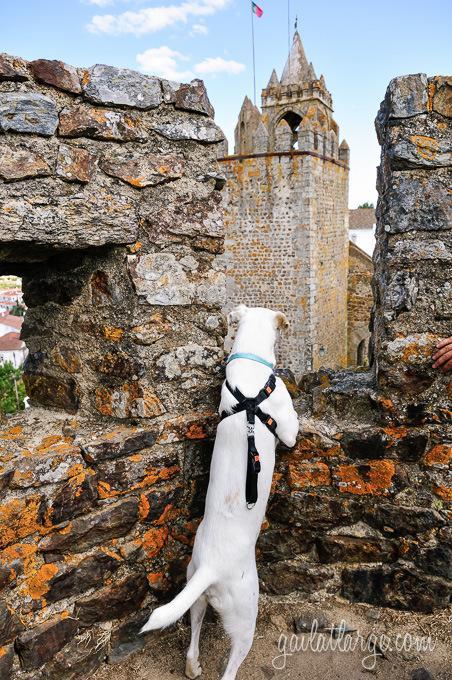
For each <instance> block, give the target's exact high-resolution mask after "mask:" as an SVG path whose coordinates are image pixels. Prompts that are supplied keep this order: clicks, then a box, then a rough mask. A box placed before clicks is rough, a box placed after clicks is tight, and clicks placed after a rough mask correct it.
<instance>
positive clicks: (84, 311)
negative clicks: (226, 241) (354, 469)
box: [0, 56, 225, 680]
mask: <svg viewBox="0 0 452 680" xmlns="http://www.w3.org/2000/svg"><path fill="white" fill-rule="evenodd" d="M212 113H213V112H212V108H211V106H210V104H209V101H208V99H207V95H206V92H205V89H204V86H203V84H202V83H201V82H200V81H198V82H194V83H192V84H190V85H182V86H180V87H179V86H177V85H171V84H170V83H167V82H166V81H161V80H159V79H156V78H152V77H148V76H144V75H142V74H139V73H135V72H133V71H127V70H122V69H116V68H112V67H107V66H97V67H94V68H92V69H86V70H85V69H74V68H73V67H71V66H68V65H65V64H62V63H60V62H48V61H38V62H32V63H27V62H24V61H23V60H21V59H18V58H12V57H11V58H10V57H7V56H0V263H1V264H0V266H1V270H2V272H3V273H7V272H13V273H15V274H19V275H21V276H22V277H23V283H24V297H25V301H26V304H27V307H28V311H27V314H26V318H25V323H24V329H23V337H24V339H25V340H26V343H27V345H28V347H29V350H30V356H29V359H28V361H27V365H26V372H25V382H26V387H27V392H28V394H29V395H30V397H31V404H32V408H30V409H27V410H26V411H25V412H21V413H19V414H17V415H16V416H14V417H9V418H3V420H2V422H1V427H0V463H1V465H0V499H1V506H0V677H1V678H2V680H9V679H10V678H12V677H13V678H16V677H20V678H21V680H37V679H38V678H41V677H44V675H45V677H46V678H49V679H54V680H62V679H63V678H71V679H72V678H75V677H88V676H89V675H91V674H92V673H93V672H94V671H95V669H96V668H97V667H98V666H99V664H101V663H102V662H103V660H104V659H106V658H108V660H109V661H111V662H114V661H118V660H120V659H121V658H122V657H123V656H124V655H126V654H128V653H130V651H131V650H134V649H138V648H140V647H142V646H143V644H144V642H145V640H144V639H143V638H138V636H137V633H138V630H139V627H140V624H142V623H143V622H144V620H145V618H146V617H147V616H148V615H149V612H150V610H151V609H152V607H153V606H155V603H156V601H157V600H158V599H159V598H162V597H168V596H169V592H171V591H172V589H173V588H174V587H175V584H176V583H179V584H180V583H181V581H183V580H184V571H185V568H186V565H187V561H188V557H189V553H190V550H191V547H190V546H191V542H192V540H193V536H194V532H195V530H196V526H197V523H198V522H199V519H200V515H201V514H202V509H203V498H204V492H205V487H206V483H207V467H208V459H209V454H210V448H209V446H210V444H208V443H207V442H208V438H209V437H210V436H211V433H212V427H213V425H214V423H215V419H216V416H215V414H214V409H215V407H214V404H216V403H217V400H218V386H219V381H220V375H219V373H218V365H219V362H220V360H221V358H222V355H223V348H222V347H223V335H224V324H223V317H222V314H221V307H222V306H223V304H224V302H225V295H224V293H225V286H224V272H223V271H222V264H221V262H220V258H219V254H221V252H222V250H223V226H222V215H221V211H220V205H219V203H220V195H219V192H218V191H217V190H216V186H217V183H216V180H215V178H214V177H213V176H212V172H213V171H214V170H215V167H216V162H215V159H216V155H217V153H218V152H217V147H218V145H219V144H220V143H221V140H222V139H223V134H222V133H221V131H220V130H219V128H217V127H216V125H215V124H214V122H213V120H212V117H211V116H212ZM19 666H20V667H21V669H22V670H19ZM42 674H44V675H42Z"/></svg>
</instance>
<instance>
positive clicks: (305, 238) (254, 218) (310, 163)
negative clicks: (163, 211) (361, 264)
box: [221, 151, 348, 376]
mask: <svg viewBox="0 0 452 680" xmlns="http://www.w3.org/2000/svg"><path fill="white" fill-rule="evenodd" d="M221 167H222V170H223V172H224V173H225V175H226V177H227V183H226V188H225V191H224V206H225V237H226V256H227V275H228V309H229V308H230V307H231V306H233V305H234V304H238V303H240V302H243V303H245V304H247V305H251V306H266V307H273V308H275V309H280V310H281V311H283V312H284V313H285V314H286V315H287V317H288V319H289V321H290V324H291V331H290V334H288V335H287V336H286V337H284V338H282V339H281V343H280V346H279V353H278V361H279V363H280V364H281V365H283V366H285V367H287V368H290V369H291V370H292V371H293V372H294V373H295V374H296V375H297V376H301V375H302V373H303V372H305V371H307V370H312V369H316V368H318V367H320V366H321V365H323V364H327V365H329V366H334V365H337V366H345V365H346V351H347V350H346V342H347V339H346V330H347V322H346V318H347V309H346V302H347V301H346V296H345V295H344V290H345V289H346V281H347V269H348V250H347V248H348V245H347V242H348V239H347V215H348V209H347V205H346V201H347V196H348V168H347V166H346V164H345V163H344V162H342V161H341V160H339V159H337V158H336V159H335V158H329V157H321V156H319V155H318V154H316V153H314V152H312V153H311V152H300V151H293V152H287V153H282V152H281V153H275V154H261V155H252V156H245V157H242V156H229V157H227V158H223V159H221Z"/></svg>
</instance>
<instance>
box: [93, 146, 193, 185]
mask: <svg viewBox="0 0 452 680" xmlns="http://www.w3.org/2000/svg"><path fill="white" fill-rule="evenodd" d="M184 165H185V162H184V159H183V158H181V157H180V156H175V155H170V154H168V155H161V156H159V155H156V154H152V153H147V154H146V155H145V156H137V155H136V154H134V153H130V152H129V153H128V154H124V153H122V154H114V155H113V154H110V157H108V158H106V159H104V160H103V161H102V162H101V164H100V167H101V168H102V170H103V171H104V172H105V173H106V174H107V175H111V177H117V178H118V179H120V180H122V181H123V182H127V184H130V185H131V186H133V187H135V188H136V189H142V188H144V187H148V186H156V185H157V184H164V183H166V182H173V181H174V180H176V179H179V178H180V177H182V175H183V173H184Z"/></svg>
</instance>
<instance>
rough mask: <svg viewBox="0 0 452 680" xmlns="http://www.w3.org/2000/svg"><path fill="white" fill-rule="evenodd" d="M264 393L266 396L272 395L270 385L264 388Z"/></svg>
mask: <svg viewBox="0 0 452 680" xmlns="http://www.w3.org/2000/svg"><path fill="white" fill-rule="evenodd" d="M265 391H266V392H267V394H271V393H272V388H271V387H270V385H269V386H268V387H267V388H266V390H265Z"/></svg>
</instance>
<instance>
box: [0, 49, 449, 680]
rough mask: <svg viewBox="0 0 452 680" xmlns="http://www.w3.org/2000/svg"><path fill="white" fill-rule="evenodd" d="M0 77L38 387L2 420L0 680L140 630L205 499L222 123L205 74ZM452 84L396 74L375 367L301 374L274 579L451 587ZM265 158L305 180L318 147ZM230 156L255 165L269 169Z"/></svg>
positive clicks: (101, 653) (362, 589)
mask: <svg viewBox="0 0 452 680" xmlns="http://www.w3.org/2000/svg"><path fill="white" fill-rule="evenodd" d="M0 80H1V83H0V145H1V149H2V152H1V155H0V174H1V178H2V181H1V183H0V200H1V203H0V220H1V221H0V240H1V243H2V245H1V261H2V264H1V266H2V268H3V271H4V272H9V271H11V272H15V273H19V274H20V275H22V276H24V281H25V291H26V301H27V304H28V306H29V312H28V313H27V318H26V326H25V328H26V330H25V333H26V336H27V337H26V339H27V343H28V344H29V346H30V350H31V358H30V361H29V364H28V366H27V386H28V390H29V391H30V393H31V396H32V401H33V403H34V406H33V408H31V409H28V410H27V411H26V412H24V413H21V414H19V415H17V416H14V417H12V418H8V420H7V421H6V422H4V423H2V428H1V431H0V456H1V469H0V497H1V507H0V592H1V600H0V677H1V678H2V679H3V678H5V679H9V678H14V680H19V679H20V680H44V678H45V679H46V680H75V679H76V678H83V677H89V676H90V675H91V674H92V673H93V672H94V670H95V669H96V668H97V667H98V666H99V665H100V664H101V663H102V662H103V661H104V660H107V661H108V662H110V663H115V662H117V661H118V660H120V659H122V658H124V656H126V655H127V654H130V653H131V652H133V651H135V650H137V649H139V648H140V647H141V646H142V645H143V644H144V640H143V639H142V638H137V631H138V629H139V627H140V626H141V624H142V623H143V621H144V620H145V619H146V617H147V615H148V613H149V610H150V609H151V608H152V606H154V604H155V603H156V602H157V601H159V600H168V599H169V598H170V596H171V595H172V594H173V593H174V592H175V590H176V589H178V588H179V587H180V585H181V583H182V582H183V580H184V572H185V566H186V564H187V561H188V559H189V555H190V552H191V545H192V542H193V537H194V533H195V531H196V527H197V525H198V523H199V521H200V518H201V516H202V512H203V502H204V495H205V489H206V485H207V479H208V468H209V458H210V451H211V441H212V436H213V432H214V427H215V423H216V419H215V416H214V414H213V411H214V410H215V408H216V404H217V402H218V384H219V381H220V379H221V372H220V371H219V360H220V357H221V355H222V349H221V348H222V337H223V334H224V331H225V329H224V325H223V321H222V317H221V314H220V307H221V306H222V305H223V304H224V285H223V281H224V274H223V271H222V268H223V266H224V262H223V261H222V256H221V253H222V248H223V241H222V216H221V210H220V207H219V193H218V191H217V190H216V188H217V187H220V186H221V184H222V180H221V178H220V177H219V176H218V174H217V169H216V165H215V156H216V153H217V151H216V147H217V146H218V145H219V144H220V143H221V139H222V135H221V133H220V131H219V130H218V128H216V127H215V125H214V123H213V122H212V120H211V118H210V117H209V115H210V114H211V109H210V106H209V104H208V100H207V99H206V94H205V92H204V89H203V87H202V85H201V84H200V83H199V82H195V83H192V84H191V85H187V86H180V87H178V86H174V85H170V84H168V83H165V81H159V80H156V79H154V78H148V77H145V76H142V75H140V74H137V73H134V72H124V71H122V70H120V69H111V68H109V67H94V68H93V69H89V70H87V71H85V70H75V69H71V67H68V66H65V65H61V64H56V63H54V62H52V63H49V62H37V63H36V62H35V63H31V64H27V63H25V62H23V61H21V60H19V59H12V58H6V57H2V58H1V59H0ZM43 81H44V82H43ZM135 84H136V88H137V89H136V90H135V89H134V87H135ZM69 87H70V88H72V91H71V90H69V92H68V91H67V90H68V88H69ZM74 90H75V91H74ZM446 92H447V83H446V81H445V79H441V78H437V79H430V80H428V81H427V79H426V78H425V77H423V76H418V77H407V78H402V79H397V80H395V81H393V82H392V83H391V85H390V87H389V89H388V94H387V98H386V100H385V103H384V106H383V108H382V110H381V112H380V114H379V118H378V121H379V123H378V125H379V134H380V139H381V141H382V144H383V148H382V164H381V170H380V192H381V198H380V203H379V209H378V212H379V227H378V247H377V251H376V259H375V264H376V275H375V281H374V288H375V291H376V316H375V325H374V339H373V342H374V345H375V352H376V362H375V363H376V366H377V369H378V370H377V372H376V373H374V372H363V371H359V372H353V371H351V370H345V371H339V372H333V371H331V370H328V371H326V370H323V371H322V370H321V371H319V372H317V373H310V374H307V375H305V376H304V377H303V379H302V381H301V383H300V385H299V386H296V385H290V387H291V389H292V390H293V394H294V397H295V404H296V406H297V409H298V410H299V413H300V420H301V431H300V437H299V440H298V442H297V445H296V447H295V448H294V450H293V451H285V450H281V451H280V455H279V460H278V467H277V470H276V472H275V480H274V487H273V494H272V497H271V499H270V504H269V509H268V516H267V522H266V524H265V527H264V531H263V533H262V535H261V538H260V541H259V545H258V553H259V559H260V575H261V580H262V589H263V590H264V591H265V592H268V593H277V594H279V593H286V592H291V591H293V590H300V591H302V592H305V593H312V592H322V591H323V592H324V591H328V592H339V593H341V594H342V595H343V596H345V597H347V598H349V599H350V600H355V601H356V600H357V601H363V602H369V603H372V604H376V605H388V606H394V607H400V608H405V609H414V610H423V611H433V610H435V609H436V608H437V607H442V606H445V605H446V604H448V602H449V599H450V581H448V580H447V578H450V576H451V575H450V564H451V559H450V557H451V548H450V545H451V537H450V529H449V528H448V525H447V514H446V504H447V501H450V500H451V498H452V496H451V494H452V492H451V489H450V483H448V482H447V479H446V472H447V463H448V461H449V460H450V455H451V441H450V391H451V382H450V377H448V376H445V375H442V374H439V373H437V372H435V371H433V370H432V369H431V368H430V365H431V362H430V354H431V352H432V349H433V346H434V342H435V341H436V339H438V338H439V337H441V336H443V335H445V334H446V333H447V332H448V331H450V325H449V324H450V299H449V298H448V297H447V295H448V291H449V288H448V286H447V285H446V284H447V282H448V280H449V279H450V271H449V274H448V273H447V272H448V268H450V263H451V242H450V237H451V230H450V228H449V227H448V225H447V224H446V221H445V220H446V217H445V210H446V204H445V202H444V201H443V200H442V195H443V194H442V192H443V191H444V189H443V179H444V175H445V172H446V168H445V167H444V163H445V161H444V152H443V146H442V145H443V139H445V135H446V134H447V133H448V132H449V131H450V121H449V120H448V118H447V116H446V110H445V102H446V100H447V98H446ZM137 93H138V94H137ZM151 93H152V96H151ZM143 97H144V99H143ZM407 106H409V107H411V108H409V109H407V108H406V107H407ZM74 109H75V111H74ZM69 121H72V123H69ZM69 124H71V125H74V126H75V128H74V129H73V128H68V127H66V125H69ZM68 129H72V130H73V131H72V134H73V135H75V136H73V137H63V134H64V133H67V132H68ZM137 129H139V130H140V132H139V135H140V140H137V139H135V137H134V138H133V139H128V138H127V137H126V138H125V137H124V135H128V134H129V133H130V134H133V135H135V134H136V130H137ZM127 130H128V132H126V131H127ZM427 133H428V134H427ZM112 135H114V136H113V137H112ZM413 140H414V141H413ZM67 158H69V161H68V162H66V159H67ZM284 159H287V160H284ZM261 162H262V163H264V161H259V163H261ZM270 162H271V163H275V164H280V165H276V166H275V168H274V169H272V176H273V175H274V171H276V169H277V168H284V167H285V166H284V163H287V167H288V168H290V169H291V171H295V169H298V170H297V171H300V172H301V177H303V164H304V163H307V162H312V160H311V158H305V157H303V156H302V155H297V154H293V155H290V154H288V155H287V156H285V155H281V160H279V158H278V157H275V158H274V159H273V160H271V161H270V160H269V159H266V161H265V163H270ZM316 162H317V161H316ZM325 162H326V161H325ZM235 163H236V164H235V165H234V168H236V169H237V171H239V170H240V172H243V173H244V179H243V181H244V186H246V181H247V180H246V172H248V171H253V170H256V169H257V170H259V172H261V169H260V168H261V166H260V165H259V163H258V162H257V161H256V160H253V161H251V160H249V162H248V160H247V159H243V160H242V161H240V162H238V161H235ZM68 166H69V167H68ZM58 168H60V170H58ZM62 168H64V173H65V174H64V175H63V176H62V175H61V174H60V173H61V172H63V169H62ZM87 168H88V169H89V171H88V170H87ZM300 168H301V170H300ZM30 175H31V176H30ZM313 175H314V173H313V172H312V168H311V171H310V172H309V176H310V177H313ZM287 176H289V173H287ZM260 177H261V178H262V181H263V180H264V179H265V174H262V175H260ZM284 181H286V180H284ZM400 192H403V193H402V194H401V195H400ZM262 195H264V191H262ZM308 196H309V193H308ZM280 209H281V212H282V213H283V211H284V203H283V200H282V198H281V204H280ZM112 215H113V217H112ZM121 215H124V217H121ZM269 242H270V240H269ZM313 252H314V253H315V252H316V251H315V248H314V251H313ZM313 257H314V256H313ZM258 261H259V260H258V259H256V262H258ZM314 261H315V262H316V261H317V260H314ZM318 265H319V266H320V260H319V262H318ZM399 271H401V272H402V273H403V277H402V278H400V279H399V278H397V273H398V272H399ZM412 279H415V284H411V283H410V281H411V280H412ZM433 287H435V291H436V293H435V295H433ZM281 290H282V288H281ZM414 291H415V292H414ZM448 300H449V301H448ZM448 428H449V429H448ZM448 433H449V434H448Z"/></svg>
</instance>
